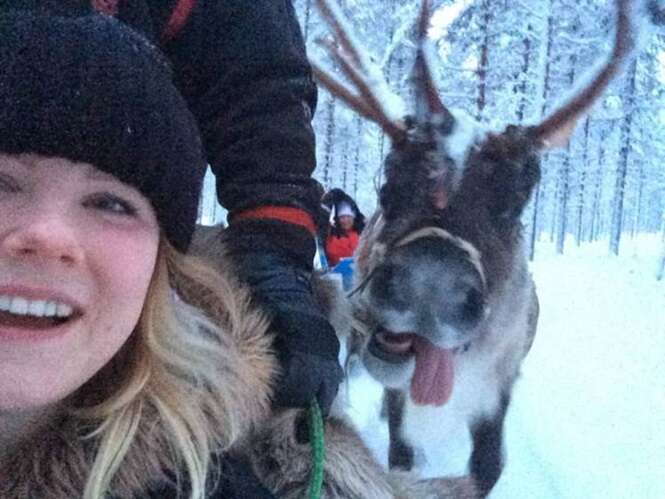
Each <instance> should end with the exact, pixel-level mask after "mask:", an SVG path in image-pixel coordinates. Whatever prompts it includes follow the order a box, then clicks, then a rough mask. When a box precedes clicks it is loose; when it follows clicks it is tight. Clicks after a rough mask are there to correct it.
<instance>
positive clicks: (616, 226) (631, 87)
mask: <svg viewBox="0 0 665 499" xmlns="http://www.w3.org/2000/svg"><path fill="white" fill-rule="evenodd" d="M636 74H637V61H636V60H635V61H633V62H632V63H631V64H630V70H629V72H628V90H627V92H626V93H627V95H626V101H627V102H628V105H627V106H626V109H625V111H624V112H625V116H624V119H623V123H622V124H621V149H620V151H619V163H618V165H617V176H616V184H615V186H614V206H613V210H612V228H611V234H610V251H611V252H612V253H614V254H615V255H618V254H619V244H620V242H621V232H622V230H623V216H624V213H623V211H624V210H623V204H624V196H625V188H626V176H627V174H628V161H629V159H630V140H631V136H632V128H633V113H632V110H633V108H634V102H635V86H636V83H637V82H636Z"/></svg>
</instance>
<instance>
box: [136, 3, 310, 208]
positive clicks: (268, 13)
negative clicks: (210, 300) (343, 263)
mask: <svg viewBox="0 0 665 499" xmlns="http://www.w3.org/2000/svg"><path fill="white" fill-rule="evenodd" d="M174 4H175V2H174V1H173V0H171V1H164V0H149V5H150V9H151V13H152V17H153V19H154V24H155V25H156V30H157V31H158V32H159V31H160V30H163V28H164V25H165V23H166V20H167V18H168V15H169V9H173V7H174ZM162 48H163V50H164V51H165V52H166V54H167V56H168V57H169V59H170V60H171V63H172V65H173V69H174V78H175V81H176V84H177V85H178V87H179V88H180V90H181V92H182V93H183V95H184V96H185V98H186V99H187V101H188V104H189V106H190V109H191V110H192V112H193V113H194V114H195V115H196V118H197V119H198V122H199V126H200V128H201V133H202V135H203V139H204V142H205V146H206V150H207V154H208V161H209V163H210V164H211V166H212V169H213V171H214V173H215V176H216V179H217V192H218V196H219V200H220V203H221V204H222V205H223V206H224V207H225V208H227V209H228V210H229V211H231V212H234V211H241V210H245V209H248V208H254V207H256V206H261V205H287V206H294V207H297V208H302V209H305V210H307V211H308V212H309V213H310V214H311V215H312V216H313V217H315V218H316V217H317V216H318V213H319V211H320V198H321V195H322V191H321V188H320V186H319V184H318V183H317V182H316V181H314V180H313V179H312V178H311V175H312V172H313V170H314V167H315V155H314V151H315V148H314V133H313V130H312V127H311V118H312V113H313V112H314V108H315V105H316V87H315V85H314V83H313V81H312V77H311V70H310V67H309V64H308V62H307V58H306V55H305V48H304V42H303V38H302V34H301V31H300V27H299V25H298V22H297V18H296V15H295V12H294V9H293V5H292V3H291V1H290V0H251V1H248V0H198V1H196V2H195V3H194V8H193V10H192V11H191V14H190V15H189V18H188V20H187V22H186V24H185V25H184V27H183V29H182V30H181V31H180V33H179V34H178V35H177V36H176V37H175V38H173V39H172V40H170V41H168V42H166V43H164V44H163V45H162Z"/></svg>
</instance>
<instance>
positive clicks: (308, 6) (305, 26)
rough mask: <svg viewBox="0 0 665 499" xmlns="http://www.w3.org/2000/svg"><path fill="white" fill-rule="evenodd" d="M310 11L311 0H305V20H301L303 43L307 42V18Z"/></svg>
mask: <svg viewBox="0 0 665 499" xmlns="http://www.w3.org/2000/svg"><path fill="white" fill-rule="evenodd" d="M311 13H312V0H305V20H304V21H303V37H304V39H305V43H307V38H308V37H309V19H310V15H311Z"/></svg>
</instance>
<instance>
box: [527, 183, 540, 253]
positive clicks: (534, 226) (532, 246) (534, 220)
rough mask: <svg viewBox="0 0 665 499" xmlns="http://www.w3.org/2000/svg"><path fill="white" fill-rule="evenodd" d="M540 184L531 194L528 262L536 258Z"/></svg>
mask: <svg viewBox="0 0 665 499" xmlns="http://www.w3.org/2000/svg"><path fill="white" fill-rule="evenodd" d="M539 201H540V184H538V185H537V186H536V188H535V192H534V194H533V216H532V217H531V237H530V238H529V260H530V261H533V259H534V257H535V256H536V241H537V240H538V233H539V232H538V222H539V220H538V208H539V207H540V203H539Z"/></svg>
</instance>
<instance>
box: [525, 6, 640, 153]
mask: <svg viewBox="0 0 665 499" xmlns="http://www.w3.org/2000/svg"><path fill="white" fill-rule="evenodd" d="M630 2H631V0H616V12H617V27H616V34H615V37H614V48H613V50H612V54H611V55H610V58H609V60H608V61H607V63H606V64H604V65H603V67H602V68H601V69H600V71H599V72H598V74H597V75H596V76H595V78H593V80H592V81H591V82H590V83H589V85H587V87H586V88H584V89H583V90H582V91H581V92H577V93H576V95H575V96H574V97H573V98H572V99H571V100H570V101H569V102H567V103H566V104H565V105H563V107H561V108H560V109H558V110H557V111H555V112H554V113H552V114H551V115H550V116H549V117H547V118H546V119H545V120H543V121H542V122H541V123H540V124H539V125H536V126H535V127H534V128H533V137H534V140H536V142H537V143H538V144H539V146H540V147H541V148H542V149H550V148H554V147H564V146H565V145H566V144H567V143H568V140H569V138H570V135H571V134H572V132H573V130H574V129H575V124H576V123H577V120H578V119H579V118H580V117H581V116H583V115H584V114H586V112H587V111H588V110H589V108H591V106H592V105H593V103H594V102H595V101H596V99H597V98H598V97H599V96H600V95H601V94H602V92H603V91H604V90H605V88H607V86H608V84H609V82H610V81H611V80H612V78H613V77H614V76H615V75H616V74H617V73H618V72H619V70H620V68H621V65H622V64H623V63H624V61H625V60H626V58H627V56H628V54H629V53H630V52H631V50H632V49H633V45H634V37H633V34H632V30H631V22H630V19H629V9H630V7H629V4H630Z"/></svg>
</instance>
